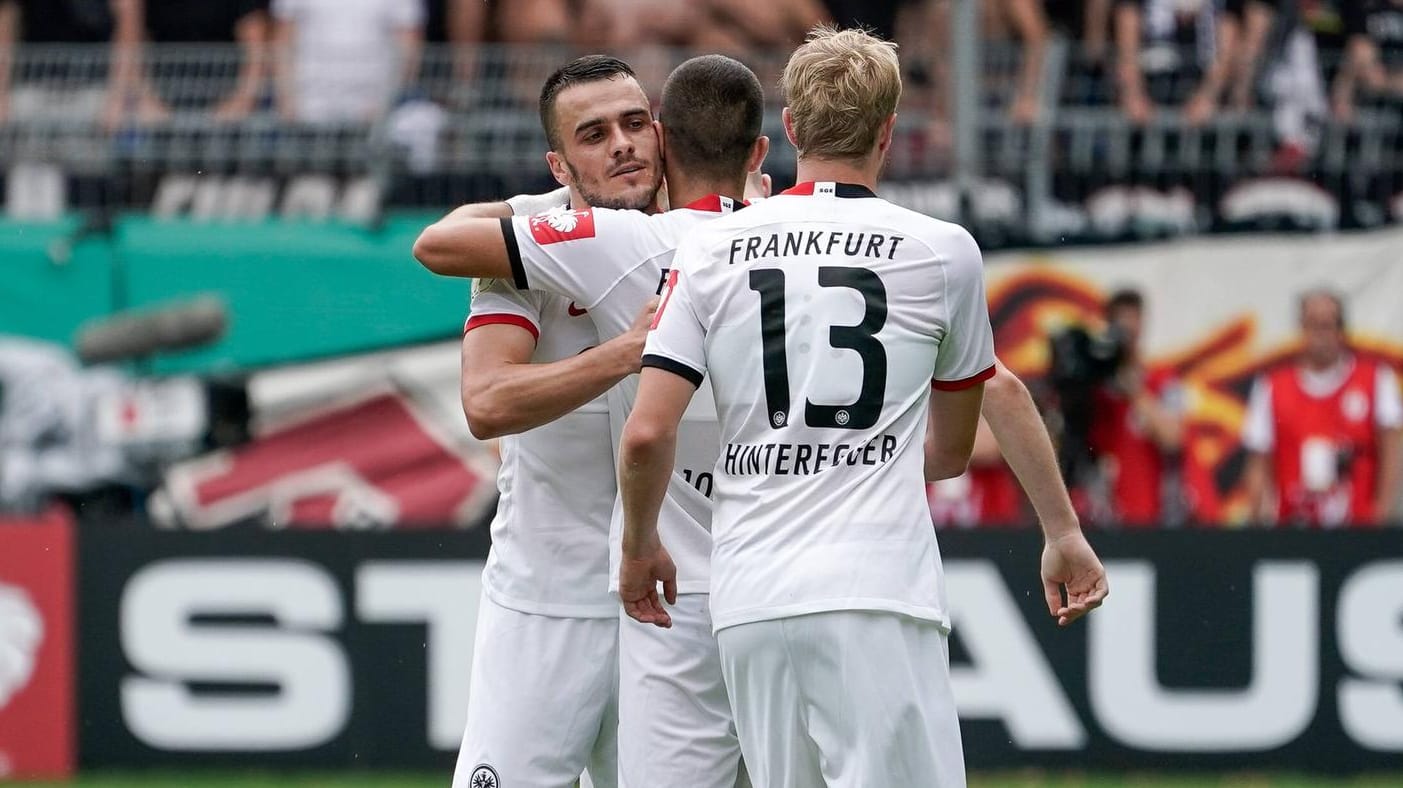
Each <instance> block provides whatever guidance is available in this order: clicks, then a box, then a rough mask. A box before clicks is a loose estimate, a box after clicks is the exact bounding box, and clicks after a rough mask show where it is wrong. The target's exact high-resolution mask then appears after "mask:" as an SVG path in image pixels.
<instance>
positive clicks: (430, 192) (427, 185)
mask: <svg viewBox="0 0 1403 788" xmlns="http://www.w3.org/2000/svg"><path fill="white" fill-rule="evenodd" d="M572 54H573V53H572V52H570V51H566V50H562V49H561V48H558V47H538V46H480V47H465V48H451V47H428V48H426V49H425V50H424V51H423V52H422V54H421V55H420V62H419V65H418V67H417V69H415V70H414V74H415V76H414V77H413V78H412V79H409V80H406V81H404V82H403V83H401V82H399V81H398V80H397V79H396V78H395V77H394V76H393V75H392V74H391V75H388V76H384V77H383V78H381V79H379V80H375V81H372V84H371V85H370V86H369V88H367V87H366V85H365V84H364V73H363V72H364V69H363V68H361V69H357V68H356V65H357V64H356V63H355V61H354V58H352V59H349V60H348V61H347V62H346V63H325V62H323V63H321V64H320V65H319V67H318V69H317V76H315V77H314V78H313V79H312V80H311V81H309V82H307V83H306V85H309V86H311V87H305V86H304V89H307V90H319V91H320V93H321V94H322V95H321V99H322V101H323V103H325V102H326V101H327V100H328V99H327V96H328V95H330V96H336V95H338V94H341V93H344V94H345V95H352V94H357V95H359V94H363V93H365V92H366V90H367V89H369V90H371V91H372V92H373V91H374V90H379V91H380V92H381V93H382V94H383V95H380V96H379V97H378V98H379V102H378V104H376V106H377V107H378V108H379V109H381V110H383V111H376V112H363V113H361V114H360V115H358V116H355V117H354V118H353V119H350V120H336V121H326V120H319V121H315V122H314V121H310V120H298V119H297V118H295V117H285V116H284V114H283V113H280V112H279V111H278V103H277V101H276V99H275V94H276V90H275V80H274V78H273V74H275V73H276V72H277V71H278V68H277V65H278V64H276V63H267V64H263V65H264V66H266V68H264V69H263V72H264V78H263V80H262V87H261V88H260V91H259V98H258V101H257V103H256V107H255V109H254V110H253V111H252V112H250V113H248V114H247V115H246V116H243V117H241V118H239V119H237V120H224V119H219V118H216V117H215V115H214V114H213V112H212V111H211V108H212V107H213V106H214V105H215V104H217V103H218V101H219V99H220V98H221V95H222V94H227V93H228V92H229V91H231V90H232V89H233V87H234V84H235V75H236V74H237V72H238V70H239V66H240V57H241V55H240V52H239V50H238V49H237V48H235V47H220V46H188V45H178V46H156V45H152V46H146V47H144V48H143V49H142V50H141V53H140V62H139V64H138V66H137V68H136V69H135V71H136V72H139V73H140V74H141V75H142V79H141V81H140V82H136V83H133V84H134V85H136V86H138V87H135V88H133V89H132V90H131V91H130V92H129V95H128V100H127V101H126V102H124V105H123V106H122V107H121V109H122V110H123V112H122V114H121V115H120V116H118V115H114V114H113V112H114V110H113V106H112V104H111V102H110V101H109V100H108V99H109V94H108V93H107V88H108V85H109V77H110V76H111V75H112V74H113V68H114V65H113V64H114V62H115V61H113V55H112V52H111V50H110V49H109V48H107V47H105V46H101V45H93V46H64V47H23V48H20V49H18V50H17V52H16V53H15V54H14V63H13V66H12V70H11V80H10V81H11V85H10V94H11V99H12V102H11V110H12V111H11V112H10V113H9V117H8V121H7V122H6V123H4V124H3V125H0V169H3V170H5V171H6V172H8V173H9V176H10V179H11V181H12V188H11V189H9V190H8V191H9V195H10V200H9V203H10V209H11V210H10V213H11V215H15V214H16V211H15V210H14V205H13V204H14V202H15V201H16V200H22V199H23V197H24V195H23V194H22V192H24V191H25V190H24V189H19V188H13V185H14V183H16V182H17V183H25V182H26V181H24V179H25V178H32V177H35V176H34V168H35V167H38V168H39V169H40V171H41V172H42V171H43V170H44V168H48V169H49V170H50V171H51V172H52V171H57V172H58V173H59V174H60V176H61V178H62V179H64V181H65V183H64V188H63V189H61V191H63V193H64V196H65V203H66V206H67V207H76V208H85V209H92V208H99V209H106V210H112V211H126V210H152V209H153V208H159V206H161V205H162V204H167V205H168V204H169V203H170V202H171V201H170V200H169V199H167V200H165V201H164V203H163V200H162V195H161V191H162V188H163V187H166V188H167V189H169V188H172V187H170V179H171V178H173V177H179V178H185V179H187V180H188V179H189V178H190V177H191V176H195V177H200V178H206V179H208V178H224V179H242V180H243V181H253V182H269V183H273V184H275V186H273V190H274V192H275V193H276V192H282V193H283V196H284V197H286V193H287V192H288V191H290V185H289V184H290V182H291V181H294V180H296V179H299V178H305V177H307V176H316V177H320V178H323V179H327V178H329V179H331V181H332V182H333V187H332V188H333V190H334V191H337V192H338V194H339V191H340V190H341V189H342V188H349V187H347V186H346V185H347V184H357V185H358V186H359V187H362V188H363V190H368V191H369V192H370V193H373V194H374V195H375V201H376V203H377V205H386V206H389V207H391V208H402V207H420V208H429V207H433V208H437V207H439V206H442V205H444V204H448V203H452V202H458V201H465V200H471V199H486V198H490V197H493V196H498V195H500V194H502V193H507V192H514V191H521V190H527V189H532V188H537V187H548V186H549V185H550V179H549V176H548V174H547V172H546V170H545V167H544V166H542V153H543V152H544V150H545V149H546V141H545V137H544V135H543V133H542V131H541V129H540V122H539V118H538V116H537V108H536V100H537V94H538V91H539V86H540V84H541V82H542V80H543V79H544V78H545V76H546V75H547V74H548V73H549V72H550V70H551V69H553V68H554V67H555V66H557V65H558V64H559V63H560V62H561V61H563V60H564V59H566V58H567V57H569V56H570V55H572ZM690 54H692V53H689V52H684V51H678V50H673V49H666V48H659V47H641V48H639V49H637V50H634V51H631V52H628V53H625V55H626V57H627V58H628V59H629V60H630V61H631V62H632V63H633V64H634V66H635V68H636V69H637V70H638V73H639V77H640V80H641V81H642V82H643V83H644V85H645V87H646V88H648V89H649V91H650V92H651V93H652V95H655V96H656V95H657V92H658V90H659V89H660V87H661V84H662V81H663V79H664V78H665V77H666V75H667V73H668V71H669V70H670V69H671V68H672V67H673V66H674V65H675V64H677V63H679V62H681V60H683V59H684V58H685V57H687V56H689V55H690ZM937 57H938V55H931V56H929V58H928V59H926V60H921V59H919V58H912V59H910V60H908V62H907V64H906V66H907V70H908V86H907V90H906V94H905V98H904V101H903V105H902V108H901V118H900V123H899V126H898V129H899V136H898V139H897V141H896V145H895V147H894V149H893V151H892V155H891V159H890V163H889V166H888V170H887V177H888V178H889V180H890V181H891V182H892V183H893V185H894V194H897V195H900V196H902V197H903V198H904V199H905V200H906V201H907V202H909V203H914V205H913V207H920V208H923V209H926V210H930V211H931V212H933V213H940V214H951V215H953V214H955V213H956V212H957V211H958V212H959V215H961V216H964V217H966V219H967V221H968V222H969V223H970V224H972V225H973V226H974V227H975V228H976V231H977V232H979V234H980V235H981V238H983V239H985V240H986V242H989V243H992V244H994V245H998V244H1001V243H1004V244H1007V243H1021V244H1027V243H1033V244H1036V243H1047V242H1056V241H1060V240H1062V239H1066V238H1069V237H1078V238H1087V237H1090V238H1097V237H1105V238H1113V237H1118V236H1123V235H1125V234H1127V233H1129V234H1132V235H1134V234H1136V233H1140V234H1147V235H1162V234H1172V233H1184V232H1197V231H1205V230H1213V229H1225V228H1229V227H1231V226H1232V225H1233V219H1234V217H1235V216H1236V214H1234V213H1233V209H1232V208H1231V206H1227V207H1225V205H1224V201H1225V198H1226V197H1227V196H1228V195H1229V194H1230V193H1232V192H1233V190H1234V188H1236V187H1240V186H1241V184H1242V182H1243V181H1244V180H1248V179H1253V178H1258V177H1263V176H1270V175H1273V174H1276V170H1277V169H1279V164H1280V162H1279V160H1278V157H1277V155H1276V154H1277V151H1278V149H1279V139H1278V136H1279V135H1278V133H1277V130H1276V124H1275V122H1274V120H1273V115H1272V108H1271V107H1268V106H1264V105H1259V106H1255V107H1253V108H1251V109H1248V110H1244V111H1226V110H1225V111H1220V112H1218V113H1216V114H1215V115H1214V116H1213V117H1212V118H1211V119H1210V120H1209V121H1208V122H1206V123H1204V124H1202V125H1200V126H1193V125H1191V124H1189V123H1188V122H1187V121H1186V120H1185V119H1184V118H1183V115H1182V112H1181V111H1180V107H1181V106H1182V101H1183V100H1184V98H1185V97H1186V96H1187V94H1188V90H1190V89H1191V81H1192V75H1191V71H1190V72H1187V73H1189V76H1182V75H1181V76H1179V77H1177V78H1175V77H1170V78H1163V77H1156V78H1155V80H1154V84H1155V86H1156V91H1157V95H1156V97H1157V98H1159V99H1161V101H1162V103H1161V104H1160V106H1159V110H1158V112H1157V113H1156V115H1155V117H1154V118H1153V119H1152V120H1150V121H1149V122H1148V123H1146V124H1144V125H1142V126H1136V125H1133V124H1131V123H1130V122H1128V121H1127V120H1126V119H1125V117H1124V115H1123V114H1122V113H1121V112H1120V110H1119V109H1118V107H1117V106H1116V104H1115V101H1114V91H1113V88H1112V86H1111V85H1110V82H1109V80H1108V79H1107V78H1106V77H1105V76H1104V74H1106V73H1110V69H1109V68H1101V69H1099V70H1098V69H1094V68H1088V67H1087V58H1086V56H1085V53H1083V52H1080V51H1079V50H1078V49H1077V48H1076V46H1075V45H1073V44H1071V43H1069V42H1067V41H1064V40H1054V41H1053V42H1052V43H1051V45H1049V46H1048V47H1046V48H1045V49H1044V54H1043V57H1044V62H1043V64H1042V68H1041V74H1042V90H1041V91H1040V96H1041V106H1040V107H1039V112H1038V115H1037V118H1036V119H1035V120H1033V121H1032V122H1030V123H1026V124H1020V123H1016V122H1014V121H1013V120H1011V119H1010V117H1009V111H1008V107H1009V106H1010V103H1011V99H1012V96H1013V93H1014V91H1015V89H1016V85H1017V80H1018V73H1019V70H1020V68H1021V66H1022V58H1023V52H1022V50H1021V48H1020V47H1018V46H1016V45H1013V44H1009V43H996V42H986V43H985V45H984V46H982V47H981V61H980V62H981V63H982V65H983V69H982V72H981V73H980V75H979V78H980V80H981V83H980V94H981V95H982V97H983V101H982V102H981V105H980V106H979V108H978V117H977V118H976V122H975V124H974V128H977V129H978V130H979V134H980V144H979V146H978V149H979V151H980V156H979V160H978V161H977V162H976V164H975V168H974V170H975V172H976V174H977V176H978V180H977V181H976V183H975V184H974V188H973V189H971V190H969V191H967V192H966V193H959V192H958V191H957V190H955V189H954V186H953V183H952V178H951V175H952V156H953V149H952V147H951V144H950V134H951V133H952V132H951V131H950V129H952V128H953V126H951V125H950V124H949V122H948V121H949V119H950V118H949V113H948V112H946V111H944V106H945V105H946V104H947V103H948V101H947V97H948V95H949V93H950V87H951V86H950V85H948V84H944V83H946V82H947V81H948V79H949V76H948V73H949V72H948V69H945V68H943V67H942V65H941V64H940V63H939V62H938V60H937V59H936V58H937ZM783 59H784V53H778V52H776V53H761V54H756V55H753V56H748V57H747V62H748V63H749V64H750V65H751V66H752V67H753V68H754V69H755V70H756V71H757V73H758V74H759V75H760V77H761V79H762V81H763V83H764V84H765V85H766V86H767V89H769V90H770V94H771V96H772V98H774V99H777V98H778V97H777V96H776V95H775V94H776V91H774V90H773V88H770V87H768V86H773V85H775V84H776V82H777V80H778V75H779V72H780V70H781V68H782V66H783ZM341 71H344V72H346V74H348V76H347V77H346V81H344V82H338V81H337V80H338V73H339V72H341ZM317 80H320V82H318V81H317ZM357 80H360V81H359V82H358V81H357ZM294 84H300V83H295V82H294ZM318 85H320V87H317V86H318ZM150 97H155V98H159V99H160V102H159V104H156V103H155V102H150V101H146V100H145V99H146V98H150ZM362 98H363V96H362ZM331 103H333V104H334V103H335V101H334V100H333V101H332V102H331ZM152 106H159V107H161V108H162V110H163V111H162V112H159V113H157V112H154V111H151V107H152ZM777 108H778V104H777V103H776V105H775V109H777ZM323 114H325V113H323ZM1313 123H1314V126H1313V129H1314V132H1315V133H1316V135H1317V136H1318V138H1319V144H1318V147H1317V149H1316V152H1315V153H1314V155H1313V156H1309V157H1307V159H1306V160H1305V161H1304V163H1303V165H1302V166H1301V168H1300V169H1299V172H1298V174H1299V175H1301V176H1304V178H1305V180H1307V181H1309V182H1310V183H1311V184H1312V185H1313V187H1314V188H1315V189H1317V190H1323V191H1324V192H1326V193H1328V194H1329V195H1331V197H1332V199H1333V200H1334V203H1335V205H1334V206H1333V208H1330V209H1325V208H1322V209H1320V210H1319V211H1316V212H1315V214H1312V215H1310V216H1306V217H1305V218H1303V219H1301V221H1299V222H1297V223H1298V224H1303V225H1305V226H1306V227H1319V228H1330V227H1335V226H1341V225H1345V226H1349V225H1351V224H1353V225H1364V226H1368V225H1370V224H1377V223H1381V222H1383V221H1386V220H1389V219H1390V218H1396V217H1394V216H1393V215H1394V214H1396V213H1398V212H1403V201H1400V200H1398V198H1397V197H1395V196H1394V195H1396V194H1397V193H1399V192H1400V191H1403V151H1400V144H1401V143H1403V124H1400V117H1399V112H1398V111H1397V109H1396V108H1389V107H1383V108H1376V109H1371V108H1368V107H1364V108H1361V110H1360V111H1359V112H1358V113H1357V116H1356V118H1355V119H1354V121H1353V122H1352V123H1349V124H1341V123H1336V122H1332V121H1329V120H1328V119H1315V120H1314V121H1313ZM765 131H766V133H768V134H769V135H770V136H771V137H772V139H774V140H776V141H779V140H782V139H783V129H782V128H781V126H780V123H779V113H778V112H777V111H772V112H770V113H767V121H766V125H765ZM20 165H23V166H20ZM792 167H793V153H792V150H791V149H790V148H789V146H788V145H784V144H776V145H774V146H773V152H772V154H771V159H770V161H769V162H768V164H767V169H769V170H770V171H771V172H773V173H775V174H776V176H777V180H779V181H780V182H781V184H782V183H783V182H784V181H785V180H786V177H785V176H786V174H787V173H789V172H792ZM17 178H18V179H19V180H18V181H16V179H17ZM187 185H188V184H187ZM1117 189H1121V190H1125V189H1128V190H1130V193H1131V197H1130V198H1128V199H1129V200H1130V202H1128V203H1126V201H1125V200H1124V199H1122V200H1121V203H1117V199H1116V195H1115V193H1116V191H1117ZM1108 190H1109V191H1108ZM255 191H257V190H256V189H255ZM1122 196H1123V195H1122ZM167 197H169V194H167ZM226 201H227V195H226ZM276 201H277V198H276V197H275V198H274V202H276ZM1244 201H1245V202H1249V203H1250V200H1244ZM177 202H178V201H177ZM193 202H198V200H195V201H192V207H197V206H193ZM255 202H257V201H255ZM294 202H295V201H294ZM250 210H252V209H250ZM155 212H156V213H158V214H159V213H160V212H161V211H160V210H156V211H155ZM19 213H20V214H24V213H25V212H24V211H20V212H19ZM217 213H218V212H216V214H217ZM362 213H365V212H362ZM371 213H374V212H371ZM1307 213H1309V212H1307ZM234 215H236V216H237V212H234ZM1127 217H1128V218H1127ZM1298 218H1300V217H1298Z"/></svg>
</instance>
